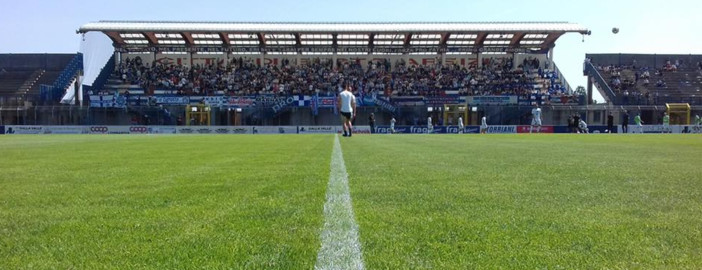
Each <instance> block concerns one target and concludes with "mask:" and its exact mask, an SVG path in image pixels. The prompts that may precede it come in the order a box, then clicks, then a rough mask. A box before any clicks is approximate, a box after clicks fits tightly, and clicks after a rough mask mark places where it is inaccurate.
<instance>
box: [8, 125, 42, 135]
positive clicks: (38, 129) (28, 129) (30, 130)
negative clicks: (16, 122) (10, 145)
mask: <svg viewBox="0 0 702 270" xmlns="http://www.w3.org/2000/svg"><path fill="white" fill-rule="evenodd" d="M43 133H44V126H5V134H43Z"/></svg>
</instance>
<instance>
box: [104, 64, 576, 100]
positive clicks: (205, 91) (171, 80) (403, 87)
mask: <svg viewBox="0 0 702 270" xmlns="http://www.w3.org/2000/svg"><path fill="white" fill-rule="evenodd" d="M511 62H512V61H511V59H486V61H485V62H484V65H483V67H481V68H478V67H475V66H470V67H463V66H459V65H441V64H435V65H407V64H405V63H403V62H399V63H395V65H391V64H390V63H389V61H387V60H383V61H377V62H375V63H373V64H369V65H368V66H367V67H363V66H361V65H360V64H357V63H336V64H334V65H333V64H332V62H331V60H328V59H327V60H324V59H317V60H315V61H313V63H311V64H304V65H297V66H296V65H293V64H290V63H288V62H285V63H282V64H280V65H266V66H259V65H256V64H254V63H253V61H245V60H237V59H232V60H231V61H230V62H229V63H224V62H220V63H218V64H210V65H206V66H200V65H195V66H194V67H193V68H189V67H187V66H183V65H164V64H160V63H144V62H143V61H142V60H141V59H140V58H133V59H128V58H127V59H125V60H124V61H123V62H122V63H120V64H119V65H117V67H116V68H115V70H114V72H113V73H112V76H110V77H109V78H108V79H107V80H106V83H105V84H104V87H102V88H98V89H96V90H99V91H95V92H98V93H100V92H102V93H106V94H108V93H112V92H115V91H120V92H125V91H129V93H130V94H142V93H146V94H157V95H158V94H180V95H253V94H277V95H289V94H308V95H311V94H315V93H319V94H320V95H333V94H334V93H336V92H337V90H338V89H339V88H340V87H341V86H342V84H344V83H351V84H352V86H353V87H354V89H356V90H360V91H364V92H377V93H379V94H381V95H392V96H413V95H414V96H417V95H422V96H424V95H438V94H442V93H443V91H446V90H450V91H456V92H457V93H459V94H468V95H530V94H550V95H556V96H558V95H565V94H566V87H565V84H564V82H563V81H561V79H560V77H559V75H558V72H555V71H553V70H548V69H544V68H543V67H538V66H528V67H526V68H525V67H524V65H519V66H517V67H513V65H512V63H511Z"/></svg>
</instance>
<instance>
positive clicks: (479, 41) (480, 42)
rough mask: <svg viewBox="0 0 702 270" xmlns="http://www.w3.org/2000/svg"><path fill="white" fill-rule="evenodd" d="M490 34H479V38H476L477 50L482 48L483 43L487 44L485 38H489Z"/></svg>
mask: <svg viewBox="0 0 702 270" xmlns="http://www.w3.org/2000/svg"><path fill="white" fill-rule="evenodd" d="M487 35H488V33H486V32H481V33H478V37H477V38H475V47H476V48H482V47H483V43H485V38H487Z"/></svg>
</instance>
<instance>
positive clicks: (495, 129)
mask: <svg viewBox="0 0 702 270" xmlns="http://www.w3.org/2000/svg"><path fill="white" fill-rule="evenodd" d="M487 133H517V126H488V130H487Z"/></svg>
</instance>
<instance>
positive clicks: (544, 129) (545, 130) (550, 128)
mask: <svg viewBox="0 0 702 270" xmlns="http://www.w3.org/2000/svg"><path fill="white" fill-rule="evenodd" d="M488 129H489V126H488ZM530 130H531V126H517V133H529V131H530ZM532 133H554V129H553V126H541V128H540V129H537V128H536V127H534V130H533V132H532Z"/></svg>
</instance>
